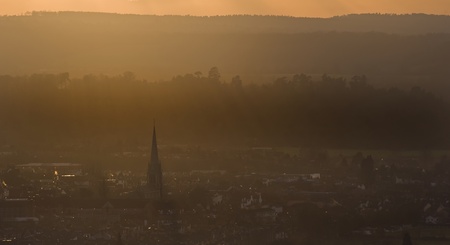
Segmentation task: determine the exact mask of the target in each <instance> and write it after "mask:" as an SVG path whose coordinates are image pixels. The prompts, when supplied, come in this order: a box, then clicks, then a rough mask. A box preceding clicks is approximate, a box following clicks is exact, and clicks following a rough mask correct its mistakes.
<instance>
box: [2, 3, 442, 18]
mask: <svg viewBox="0 0 450 245" xmlns="http://www.w3.org/2000/svg"><path fill="white" fill-rule="evenodd" d="M34 10H47V11H65V10H69V11H90V12H114V13H134V14H158V15H165V14H177V15H178V14H181V15H187V14H190V15H226V14H261V15H267V14H270V15H290V16H307V17H330V16H335V15H343V14H349V13H398V14H402V13H429V14H444V15H450V0H0V15H5V14H6V15H17V14H23V13H25V12H27V11H34Z"/></svg>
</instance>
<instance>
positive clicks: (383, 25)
mask: <svg viewBox="0 0 450 245" xmlns="http://www.w3.org/2000/svg"><path fill="white" fill-rule="evenodd" d="M0 33H1V38H0V74H11V75H17V74H33V73H59V72H69V73H70V74H71V76H83V75H85V74H89V73H94V74H100V73H103V74H120V73H122V72H124V71H133V72H135V73H136V74H137V76H139V77H143V78H146V79H147V80H149V81H156V80H161V79H168V78H170V77H172V76H173V75H175V74H185V73H192V72H195V71H199V70H200V71H203V72H205V71H207V70H208V69H209V68H210V67H212V66H217V67H219V68H220V70H221V72H222V75H223V76H222V79H224V80H228V79H229V78H231V77H232V76H234V75H237V74H239V75H241V77H242V78H243V82H244V83H249V82H253V83H260V82H271V81H273V79H275V78H277V77H280V76H286V75H292V74H295V73H307V74H311V75H314V74H316V75H319V76H320V75H321V74H324V73H328V74H335V75H340V76H344V77H346V76H352V75H355V74H365V75H367V76H368V77H369V79H370V81H371V82H372V83H373V84H374V85H376V86H378V85H380V86H385V85H406V86H415V85H420V86H423V87H427V88H428V89H431V90H433V91H437V92H441V93H442V91H450V87H449V86H450V85H448V83H447V80H448V79H447V78H448V77H449V75H450V70H449V69H448V67H450V16H435V15H424V14H413V15H379V14H362V15H348V16H340V17H333V18H328V19H319V18H294V17H281V16H217V17H193V16H143V15H142V16H141V15H119V14H105V13H81V12H60V13H56V12H34V13H32V14H30V15H24V16H2V17H0Z"/></svg>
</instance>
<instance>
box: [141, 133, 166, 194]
mask: <svg viewBox="0 0 450 245" xmlns="http://www.w3.org/2000/svg"><path fill="white" fill-rule="evenodd" d="M145 189H146V191H145V193H144V196H145V198H152V199H161V198H162V170H161V162H160V160H159V157H158V144H157V143H156V129H155V126H153V140H152V152H151V156H150V162H149V163H148V169H147V186H146V188H145Z"/></svg>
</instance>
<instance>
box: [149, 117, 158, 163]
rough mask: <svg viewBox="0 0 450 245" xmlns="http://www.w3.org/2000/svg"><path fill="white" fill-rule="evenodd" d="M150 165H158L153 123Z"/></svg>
mask: <svg viewBox="0 0 450 245" xmlns="http://www.w3.org/2000/svg"><path fill="white" fill-rule="evenodd" d="M150 164H158V165H159V157H158V144H157V143H156V125H155V123H153V139H152V152H151V160H150Z"/></svg>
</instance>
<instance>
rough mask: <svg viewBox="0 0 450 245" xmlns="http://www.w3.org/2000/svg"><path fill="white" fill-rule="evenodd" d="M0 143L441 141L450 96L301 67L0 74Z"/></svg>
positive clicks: (385, 145)
mask: <svg viewBox="0 0 450 245" xmlns="http://www.w3.org/2000/svg"><path fill="white" fill-rule="evenodd" d="M0 112H1V113H0V128H1V130H0V141H1V143H2V144H3V145H5V144H8V145H26V144H28V145H30V146H33V147H35V148H39V147H47V146H54V145H65V146H76V145H77V144H80V142H81V143H83V144H84V143H86V142H91V143H92V144H95V145H96V146H101V145H115V144H118V143H119V142H120V143H121V144H122V143H123V144H128V145H132V146H139V145H146V144H148V143H149V139H150V136H151V130H152V126H153V120H154V119H155V120H156V123H157V127H158V132H160V133H159V138H160V140H161V141H162V142H163V143H166V144H190V145H193V144H203V143H208V144H212V145H242V146H245V145H247V146H263V145H271V146H305V147H334V148H344V147H346V148H352V147H353V148H359V149H360V148H366V149H368V148H381V149H420V150H423V149H441V148H444V147H448V146H450V141H449V139H450V137H449V136H450V105H449V104H448V102H446V101H445V100H442V99H440V98H438V97H436V96H434V95H433V94H431V93H429V92H427V91H425V90H423V89H421V88H418V87H414V88H412V89H410V90H401V89H397V88H386V89H377V88H374V87H373V86H371V85H370V78H367V77H366V76H362V75H361V76H353V77H352V78H350V79H345V78H342V77H334V76H329V75H326V74H324V75H323V76H322V77H320V78H319V79H313V78H312V77H311V76H309V75H305V74H300V75H294V76H292V77H281V78H278V79H276V80H275V81H273V82H272V83H270V84H248V85H245V83H244V82H243V81H242V80H241V78H240V77H239V76H235V77H233V78H232V79H231V80H228V81H225V80H224V79H223V78H222V77H221V74H220V71H219V69H218V68H216V67H214V68H211V70H209V72H207V73H205V74H202V73H201V72H195V73H192V74H191V73H189V74H186V75H183V76H176V77H173V79H171V80H169V81H162V82H147V81H145V80H142V79H138V78H136V76H135V75H134V74H133V73H131V72H125V73H123V74H121V75H116V76H106V75H85V76H84V77H82V78H71V77H70V76H69V74H68V73H61V74H34V75H30V76H5V75H4V76H0Z"/></svg>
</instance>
